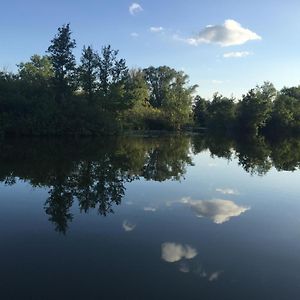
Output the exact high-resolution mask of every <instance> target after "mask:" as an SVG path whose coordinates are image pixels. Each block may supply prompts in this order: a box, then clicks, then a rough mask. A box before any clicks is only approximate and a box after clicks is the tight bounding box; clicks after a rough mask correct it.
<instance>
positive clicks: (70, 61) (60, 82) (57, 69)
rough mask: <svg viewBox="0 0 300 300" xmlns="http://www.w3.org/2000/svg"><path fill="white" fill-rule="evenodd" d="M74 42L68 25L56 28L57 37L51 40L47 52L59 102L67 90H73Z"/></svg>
mask: <svg viewBox="0 0 300 300" xmlns="http://www.w3.org/2000/svg"><path fill="white" fill-rule="evenodd" d="M75 47H76V42H75V40H74V39H72V38H71V29H70V24H67V25H63V26H62V27H59V28H58V33H57V35H56V36H55V37H54V38H53V39H52V40H51V45H50V46H49V48H48V50H47V52H48V53H49V58H50V60H51V62H52V65H53V69H54V84H55V86H56V89H57V92H56V97H57V99H58V100H59V101H61V100H63V99H64V98H65V96H66V93H67V92H68V91H69V90H74V72H75V66H76V62H75V56H74V54H73V52H72V51H73V49H74V48H75Z"/></svg>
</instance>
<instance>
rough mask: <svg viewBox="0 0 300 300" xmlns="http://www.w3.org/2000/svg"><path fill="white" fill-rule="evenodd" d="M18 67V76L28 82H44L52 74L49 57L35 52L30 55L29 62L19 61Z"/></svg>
mask: <svg viewBox="0 0 300 300" xmlns="http://www.w3.org/2000/svg"><path fill="white" fill-rule="evenodd" d="M18 68H19V69H18V74H19V77H20V78H21V79H22V80H24V81H26V82H28V83H36V82H40V83H41V84H45V81H49V80H50V79H51V78H52V77H53V75H54V73H53V66H52V63H51V61H50V59H49V58H48V57H47V56H40V55H37V54H35V55H33V56H31V57H30V61H29V62H25V63H23V62H22V63H20V64H19V65H18Z"/></svg>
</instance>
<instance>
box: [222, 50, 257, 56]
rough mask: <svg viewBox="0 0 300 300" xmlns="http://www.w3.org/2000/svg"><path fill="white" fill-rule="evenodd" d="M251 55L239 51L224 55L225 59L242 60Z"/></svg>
mask: <svg viewBox="0 0 300 300" xmlns="http://www.w3.org/2000/svg"><path fill="white" fill-rule="evenodd" d="M249 55H251V52H248V51H240V52H239V51H237V52H227V53H224V54H223V57H224V58H241V57H246V56H249Z"/></svg>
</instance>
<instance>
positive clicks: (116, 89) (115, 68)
mask: <svg viewBox="0 0 300 300" xmlns="http://www.w3.org/2000/svg"><path fill="white" fill-rule="evenodd" d="M118 53H119V51H118V50H113V49H112V48H111V46H110V45H108V46H106V47H103V48H102V55H101V57H100V61H99V81H100V82H99V87H100V92H101V94H102V97H103V99H104V107H105V108H106V109H110V110H118V109H120V108H123V107H122V106H123V103H122V101H123V97H124V92H125V91H124V88H125V86H124V84H125V81H126V78H127V77H128V68H127V66H126V61H125V59H120V60H118V58H117V56H118Z"/></svg>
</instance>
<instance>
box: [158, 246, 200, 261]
mask: <svg viewBox="0 0 300 300" xmlns="http://www.w3.org/2000/svg"><path fill="white" fill-rule="evenodd" d="M197 254H198V252H197V250H196V249H195V248H193V247H191V246H189V245H181V244H176V243H164V244H162V245H161V258H162V259H163V260H164V261H166V262H170V263H173V262H176V261H180V260H181V259H183V258H185V259H192V258H194V257H195V256H197Z"/></svg>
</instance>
